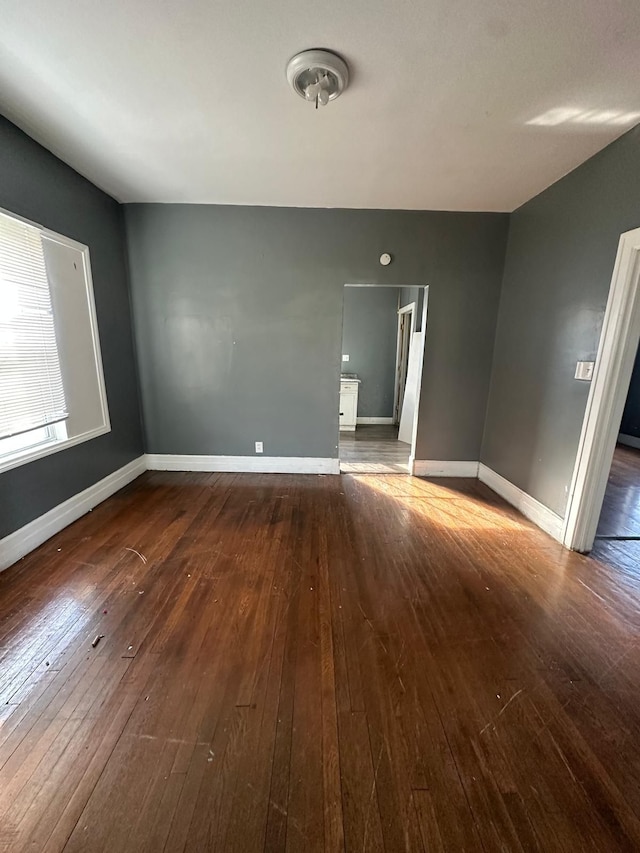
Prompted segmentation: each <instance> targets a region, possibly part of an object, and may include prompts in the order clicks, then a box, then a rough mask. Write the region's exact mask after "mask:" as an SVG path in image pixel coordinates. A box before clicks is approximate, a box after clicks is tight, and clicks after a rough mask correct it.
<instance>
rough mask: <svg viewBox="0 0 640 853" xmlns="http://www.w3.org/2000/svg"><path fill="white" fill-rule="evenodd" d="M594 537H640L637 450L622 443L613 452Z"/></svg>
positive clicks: (638, 462)
mask: <svg viewBox="0 0 640 853" xmlns="http://www.w3.org/2000/svg"><path fill="white" fill-rule="evenodd" d="M597 537H598V538H602V537H607V538H616V539H624V538H625V537H632V538H635V537H639V538H640V450H636V449H635V448H633V447H626V446H625V445H623V444H618V445H617V447H616V449H615V453H614V455H613V463H612V465H611V473H610V474H609V480H608V482H607V490H606V492H605V495H604V502H603V504H602V512H601V514H600V521H599V522H598V532H597Z"/></svg>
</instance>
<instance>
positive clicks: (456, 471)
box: [409, 459, 478, 477]
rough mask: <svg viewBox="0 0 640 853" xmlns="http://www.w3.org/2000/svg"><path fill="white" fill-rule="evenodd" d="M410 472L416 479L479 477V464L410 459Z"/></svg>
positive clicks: (463, 461)
mask: <svg viewBox="0 0 640 853" xmlns="http://www.w3.org/2000/svg"><path fill="white" fill-rule="evenodd" d="M412 469H413V470H412ZM409 470H410V471H411V473H412V474H413V475H414V477H477V476H478V463H477V462H467V461H465V460H462V461H458V460H454V461H452V462H447V461H442V460H440V459H413V460H411V459H410V460H409Z"/></svg>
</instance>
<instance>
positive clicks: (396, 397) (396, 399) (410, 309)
mask: <svg viewBox="0 0 640 853" xmlns="http://www.w3.org/2000/svg"><path fill="white" fill-rule="evenodd" d="M401 293H402V291H401V290H399V291H398V302H399V301H400V294H401ZM416 307H417V306H416V303H415V302H408V303H407V304H406V305H403V306H402V308H398V312H397V314H398V319H397V326H398V328H397V331H396V367H395V374H394V375H395V382H394V386H393V412H394V417H395V423H398V424H399V423H400V411H401V408H402V406H401V405H400V361H401V358H402V351H401V344H402V340H401V337H400V323H401V320H400V318H401V316H402V314H411V326H410V330H409V348H408V349H407V364H406V365H405V366H406V367H408V366H409V352H410V351H411V341H412V340H413V333H414V332H415V330H416ZM405 379H406V375H405Z"/></svg>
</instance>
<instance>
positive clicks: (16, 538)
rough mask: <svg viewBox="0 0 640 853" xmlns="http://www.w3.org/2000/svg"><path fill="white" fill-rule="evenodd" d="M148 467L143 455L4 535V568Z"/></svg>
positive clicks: (0, 560) (0, 543)
mask: <svg viewBox="0 0 640 853" xmlns="http://www.w3.org/2000/svg"><path fill="white" fill-rule="evenodd" d="M146 470H147V464H146V460H145V457H144V456H139V457H138V458H137V459H134V460H133V462H129V464H128V465H125V466H124V467H123V468H119V469H118V470H117V471H114V472H113V474H109V475H108V476H107V477H105V478H104V479H102V480H99V481H98V482H97V483H94V484H93V486H89V488H88V489H85V490H84V491H83V492H79V493H78V494H77V495H74V496H73V497H71V498H69V499H68V500H66V501H64V502H63V503H61V504H58V506H55V507H54V508H53V509H50V510H49V512H45V514H44V515H41V516H39V517H38V518H35V519H34V520H33V521H30V522H29V523H28V524H25V525H24V527H21V528H20V529H19V530H15V531H14V532H13V533H10V534H9V535H8V536H5V537H4V539H0V571H2V570H3V569H6V568H8V567H9V566H12V565H13V564H14V563H15V562H17V561H18V560H19V559H20V558H21V557H24V555H25V554H28V553H29V551H33V549H34V548H37V547H38V546H39V545H42V543H43V542H46V541H47V539H50V538H51V537H52V536H53V535H54V534H56V533H59V532H60V531H61V530H62V529H63V528H64V527H67V525H69V524H71V523H72V522H74V521H76V519H78V518H80V516H82V515H84V514H85V513H87V512H89V510H90V509H93V508H94V506H97V505H98V504H99V503H102V501H104V500H106V499H107V498H109V497H111V495H113V494H114V493H115V492H117V491H118V490H119V489H122V488H123V487H124V486H126V485H127V484H128V483H130V482H131V481H132V480H135V479H136V477H139V476H140V474H143V473H144V472H145V471H146Z"/></svg>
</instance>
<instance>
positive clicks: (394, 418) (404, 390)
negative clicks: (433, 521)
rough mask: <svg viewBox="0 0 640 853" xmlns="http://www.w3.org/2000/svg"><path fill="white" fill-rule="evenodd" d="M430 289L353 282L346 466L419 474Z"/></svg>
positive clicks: (345, 384)
mask: <svg viewBox="0 0 640 853" xmlns="http://www.w3.org/2000/svg"><path fill="white" fill-rule="evenodd" d="M426 293H427V288H425V287H402V286H382V285H345V288H344V308H343V333H342V372H341V377H340V399H339V403H340V405H339V423H340V437H339V455H340V470H341V471H342V472H345V473H378V474H379V473H411V472H412V469H413V447H414V444H415V434H416V425H417V416H418V404H419V399H420V381H421V375H422V360H423V352H424V337H425V336H424V333H423V332H424V327H425V324H426Z"/></svg>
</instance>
